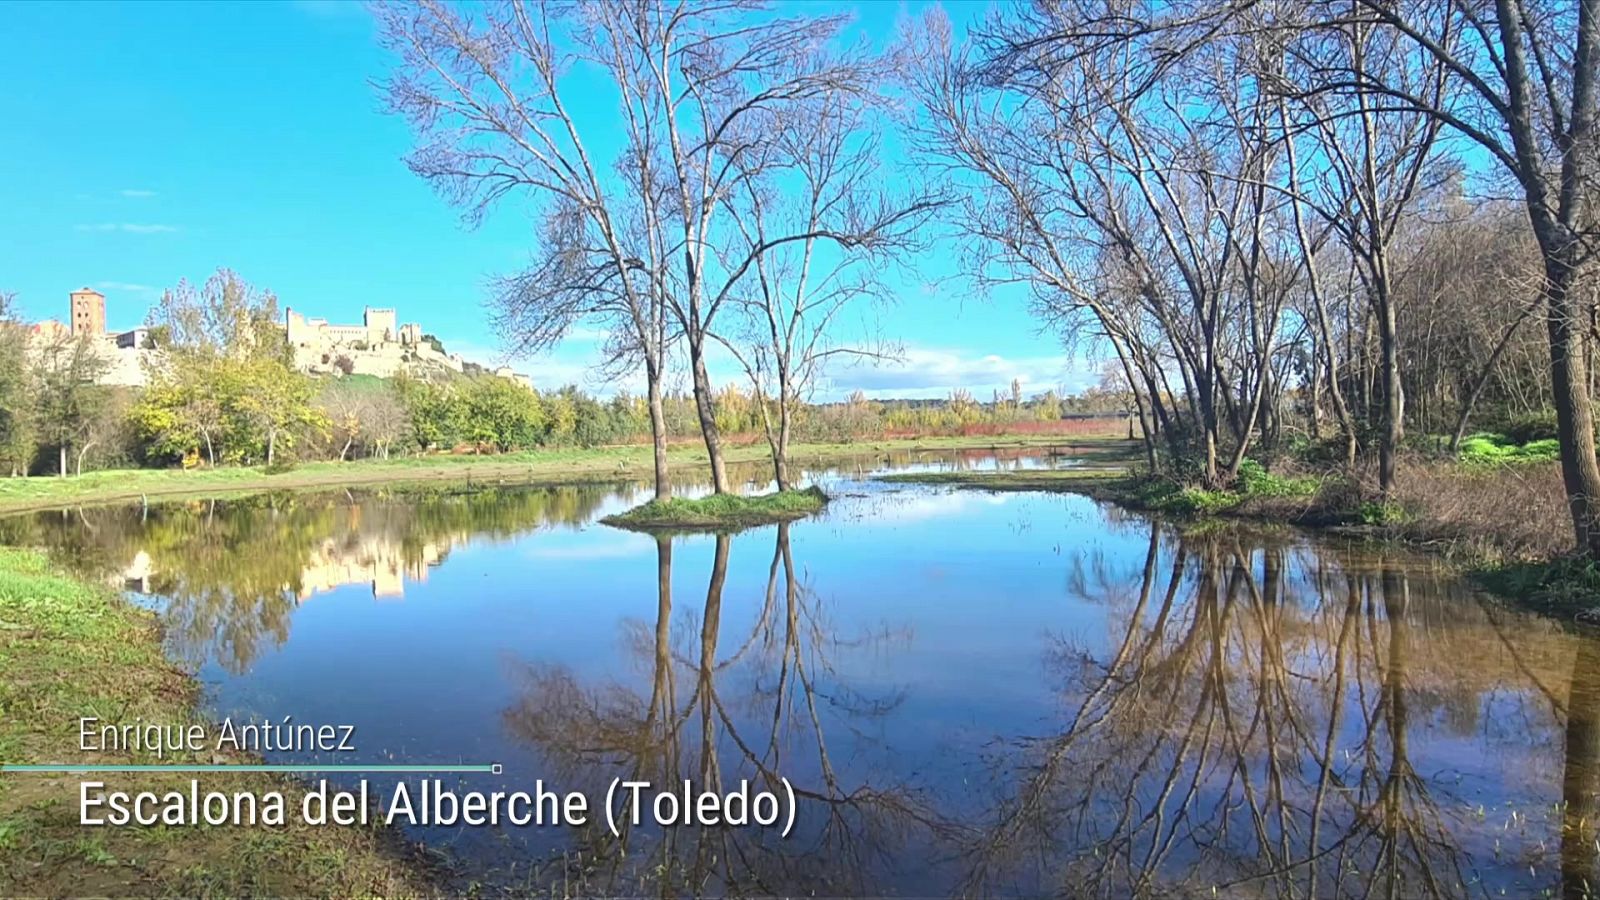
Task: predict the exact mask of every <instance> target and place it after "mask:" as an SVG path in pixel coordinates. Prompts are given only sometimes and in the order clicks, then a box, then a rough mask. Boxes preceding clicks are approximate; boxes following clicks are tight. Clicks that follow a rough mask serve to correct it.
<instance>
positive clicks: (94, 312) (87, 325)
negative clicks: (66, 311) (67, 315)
mask: <svg viewBox="0 0 1600 900" xmlns="http://www.w3.org/2000/svg"><path fill="white" fill-rule="evenodd" d="M71 297H72V335H73V337H79V336H81V335H85V334H92V335H102V334H105V333H106V295H105V294H102V293H100V292H99V291H96V290H92V289H90V288H80V289H78V290H76V291H73V292H72V294H71Z"/></svg>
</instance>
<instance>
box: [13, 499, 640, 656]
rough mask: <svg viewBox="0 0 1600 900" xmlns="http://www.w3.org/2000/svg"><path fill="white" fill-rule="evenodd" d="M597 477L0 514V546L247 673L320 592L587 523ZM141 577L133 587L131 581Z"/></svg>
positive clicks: (177, 645) (175, 641)
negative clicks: (143, 611)
mask: <svg viewBox="0 0 1600 900" xmlns="http://www.w3.org/2000/svg"><path fill="white" fill-rule="evenodd" d="M613 490H614V489H612V488H607V487H604V486H592V485H591V486H569V487H557V488H535V489H494V488H474V489H471V490H460V489H450V488H443V489H433V490H413V491H408V492H405V493H390V492H387V491H381V490H380V491H363V492H360V493H355V492H351V491H337V492H330V493H325V494H292V493H290V494H262V495H258V496H253V497H244V498H239V499H234V500H203V501H192V502H180V503H167V504H161V505H157V506H151V507H148V508H144V507H140V506H113V507H100V508H90V509H79V510H62V511H59V512H50V513H39V514H36V515H30V516H14V517H9V518H3V519H0V543H4V544H23V545H42V546H45V547H48V548H50V550H51V553H52V556H53V557H54V558H55V559H57V560H59V561H61V562H62V563H64V564H65V565H67V566H68V567H69V568H71V569H73V570H74V571H77V572H78V573H80V574H83V575H85V576H87V577H90V578H94V579H96V580H100V581H106V582H112V583H115V584H117V585H118V586H124V584H125V583H126V586H128V587H130V588H134V589H135V590H137V591H138V592H139V593H143V594H150V595H156V596H159V597H160V598H161V599H162V623H163V626H164V629H165V632H166V634H167V639H168V643H169V645H170V647H171V649H172V652H173V653H174V654H175V655H177V656H178V657H179V658H181V659H183V660H185V661H186V662H188V663H190V664H191V665H199V664H201V663H204V662H206V661H214V662H216V663H217V664H218V665H220V666H221V667H222V668H223V669H225V670H227V671H228V672H231V673H235V674H238V673H242V672H246V671H248V670H249V668H250V667H251V665H252V664H253V663H254V662H255V661H256V659H257V658H259V657H260V655H261V654H262V653H263V652H264V651H268V650H271V649H273V648H275V647H278V646H281V645H282V644H283V643H284V641H286V640H288V637H289V626H290V620H291V618H292V616H293V613H294V610H295V609H296V608H297V607H298V606H299V605H300V604H301V603H302V602H304V601H305V600H307V599H309V597H310V596H311V595H312V594H314V593H317V592H319V591H321V590H327V589H330V588H332V587H336V586H338V585H339V584H342V583H352V582H351V581H350V580H351V579H359V580H362V581H371V582H372V586H373V590H374V591H375V592H376V591H379V589H380V587H381V586H382V585H383V582H380V581H378V580H376V579H380V578H389V579H392V581H393V582H394V584H395V586H396V587H399V585H400V584H401V583H402V582H403V580H404V579H405V578H414V577H417V576H418V575H420V574H422V573H424V572H425V571H426V569H427V568H428V567H430V566H433V565H437V564H439V563H440V562H442V561H443V560H444V558H445V557H447V556H448V555H449V552H450V550H451V548H452V547H454V546H457V545H460V544H463V543H466V542H467V541H469V540H500V539H505V538H510V537H512V536H515V535H518V534H522V533H525V532H528V531H532V530H534V529H536V528H539V527H542V526H547V525H552V524H566V525H580V524H583V523H585V522H588V521H589V520H590V519H592V518H593V517H594V515H595V511H596V510H597V509H599V507H600V504H601V503H602V502H604V500H605V499H606V498H607V497H608V496H609V495H610V494H611V493H613ZM134 582H139V583H134Z"/></svg>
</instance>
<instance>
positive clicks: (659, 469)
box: [645, 364, 672, 500]
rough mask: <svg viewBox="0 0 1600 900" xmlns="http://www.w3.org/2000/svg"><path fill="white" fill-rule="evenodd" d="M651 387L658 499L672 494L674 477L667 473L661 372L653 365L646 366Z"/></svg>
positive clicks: (646, 376) (652, 430) (646, 374)
mask: <svg viewBox="0 0 1600 900" xmlns="http://www.w3.org/2000/svg"><path fill="white" fill-rule="evenodd" d="M645 378H646V380H647V381H648V384H649V387H648V390H647V394H648V396H649V405H650V444H651V451H652V453H653V454H654V461H655V469H656V499H657V500H665V499H667V498H668V497H671V496H672V479H671V477H670V476H669V475H668V474H667V416H666V411H665V410H663V409H662V408H661V373H660V372H659V371H658V370H657V369H656V368H655V366H653V365H648V364H647V365H646V366H645Z"/></svg>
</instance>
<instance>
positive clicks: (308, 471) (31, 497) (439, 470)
mask: <svg viewBox="0 0 1600 900" xmlns="http://www.w3.org/2000/svg"><path fill="white" fill-rule="evenodd" d="M1125 444H1126V432H1118V431H1116V430H1114V429H1113V430H1111V431H1109V432H1108V431H1107V430H1106V429H1104V428H1101V429H1100V430H1099V431H1098V432H1087V431H1086V432H1082V433H1072V434H1062V435H1058V434H1018V435H999V436H991V435H956V436H935V437H916V438H898V439H892V438H891V439H884V440H874V441H861V442H849V443H828V444H824V443H818V444H798V445H795V446H794V447H793V448H792V449H791V453H790V456H791V458H792V459H793V460H794V461H795V462H799V463H806V462H817V461H821V460H827V459H842V458H847V457H851V456H859V455H864V454H872V453H882V452H891V451H907V450H999V451H1002V452H1004V451H1008V450H1009V451H1015V450H1020V449H1026V448H1031V447H1037V448H1044V447H1072V448H1077V449H1081V450H1082V451H1083V452H1084V453H1085V454H1086V455H1095V454H1099V453H1105V452H1107V451H1108V450H1112V449H1114V448H1117V447H1120V446H1123V445H1125ZM725 453H726V457H727V460H728V462H732V463H739V462H744V463H751V462H755V463H759V462H765V461H766V460H767V459H768V458H769V457H768V449H767V445H766V444H765V443H764V442H760V441H747V442H742V443H736V444H734V445H732V446H729V447H728V448H727V449H726V451H725ZM668 459H669V461H670V465H671V466H672V468H673V469H674V470H693V469H696V468H698V467H701V466H704V465H705V464H706V453H705V448H704V447H703V446H701V445H700V444H699V443H698V442H695V443H684V444H675V445H674V446H673V447H672V448H671V449H670V450H669V452H668ZM651 471H652V464H651V458H650V448H649V447H648V446H645V445H630V446H623V447H596V448H592V449H559V450H535V451H527V452H522V453H508V454H501V455H485V456H476V455H471V454H459V455H452V454H437V455H428V456H413V457H404V458H396V459H389V460H358V461H353V462H344V463H340V462H315V463H306V464H304V465H301V466H299V467H297V468H295V469H292V470H290V471H287V472H275V473H270V474H269V473H267V472H266V471H264V470H263V469H260V468H244V467H238V468H216V469H196V470H191V471H181V470H178V469H109V470H105V471H99V472H86V473H84V474H83V475H80V476H71V477H67V478H56V477H52V476H34V477H31V478H7V479H0V513H5V512H22V511H26V510H30V509H48V508H52V507H56V506H62V505H66V504H78V503H103V502H111V501H117V500H136V499H139V498H140V497H147V498H148V497H173V496H185V495H187V496H203V495H216V494H228V493H246V492H253V491H263V490H294V489H309V488H321V487H337V486H349V485H359V484H383V483H401V482H423V481H458V480H459V481H496V482H499V481H505V482H518V483H541V482H544V483H552V484H555V483H563V482H584V481H588V482H595V481H610V482H619V481H635V480H640V479H645V478H649V477H650V475H651Z"/></svg>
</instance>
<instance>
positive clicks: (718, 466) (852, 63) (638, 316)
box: [376, 0, 900, 496]
mask: <svg viewBox="0 0 1600 900" xmlns="http://www.w3.org/2000/svg"><path fill="white" fill-rule="evenodd" d="M376 13H377V17H378V21H379V26H380V31H381V33H382V35H383V41H384V44H385V46H387V47H388V48H390V49H391V50H393V51H395V52H396V53H397V54H398V55H399V56H400V59H401V65H400V67H399V69H398V70H397V72H396V73H395V75H394V76H392V77H391V78H390V79H389V80H388V81H386V82H385V83H384V84H383V89H384V92H385V95H386V97H387V99H388V101H389V104H390V107H391V109H393V110H394V111H396V112H398V113H400V114H402V115H404V116H405V117H406V118H407V119H408V120H409V121H410V122H411V123H412V125H413V127H414V128H415V130H416V131H417V132H418V135H419V137H420V138H421V139H422V140H423V144H422V145H421V146H420V147H419V149H418V150H417V151H415V152H414V153H413V154H412V155H411V156H410V157H409V162H410V165H411V167H412V169H413V171H415V172H417V173H418V174H419V175H421V176H423V177H425V178H427V179H429V180H430V181H433V182H434V183H435V184H436V185H437V186H438V187H439V188H440V190H441V191H442V192H443V193H444V194H445V196H447V197H448V198H450V199H451V200H452V201H454V202H456V203H458V204H460V205H462V206H464V207H465V208H466V209H467V210H468V214H469V218H471V219H473V220H476V219H477V218H478V217H480V216H481V215H482V214H483V213H484V212H485V211H486V210H487V209H488V208H489V207H490V206H492V205H493V204H494V203H495V202H496V201H497V200H499V199H501V198H503V197H505V196H507V195H509V194H512V193H522V194H527V195H529V196H531V197H533V198H535V199H536V200H537V201H539V202H541V203H543V204H544V205H545V206H546V208H547V210H549V212H548V217H549V222H548V225H547V227H546V234H545V240H544V241H543V243H542V246H541V248H540V252H539V254H538V257H537V262H536V263H535V265H534V266H533V268H532V270H531V271H530V272H529V273H528V274H527V275H526V276H523V277H520V278H516V279H512V280H510V281H508V282H505V283H503V284H502V285H501V290H500V291H499V292H498V293H499V297H498V299H497V301H496V306H497V309H499V310H500V312H501V323H502V325H503V326H507V327H508V330H510V331H511V332H512V333H511V334H510V335H509V337H510V339H511V343H512V345H513V346H514V347H515V348H517V349H519V350H537V349H541V348H543V347H546V346H548V345H549V344H550V343H552V342H554V341H555V340H558V339H559V338H560V336H561V335H562V334H563V333H564V332H565V329H566V327H567V326H568V325H570V324H571V323H573V322H575V321H577V320H578V319H581V318H584V317H589V316H599V317H601V318H604V319H607V320H609V321H610V322H611V323H612V324H613V325H614V326H616V327H614V328H613V331H612V334H613V337H614V340H613V343H612V349H613V351H614V352H613V354H612V359H613V361H616V360H623V359H629V358H634V359H641V360H642V361H643V363H644V366H645V369H646V379H647V382H648V385H649V388H648V389H649V390H650V392H651V395H652V397H653V398H655V397H658V396H659V390H660V388H659V380H660V378H661V376H662V370H663V367H664V364H665V361H666V358H667V342H668V329H667V327H666V324H665V323H666V322H667V321H668V319H669V318H670V321H671V322H672V323H673V325H674V330H675V331H676V332H677V333H678V334H680V335H681V337H682V339H683V342H684V345H685V347H686V349H687V355H688V359H689V367H690V375H691V380H692V383H693V387H694V396H695V401H696V412H697V415H698V418H699V424H700V429H701V433H702V435H703V437H704V439H705V444H706V452H707V454H708V456H709V458H710V463H711V469H712V482H713V486H714V488H715V490H717V491H718V492H724V491H727V490H728V480H727V474H726V470H725V466H724V464H723V455H722V447H721V442H720V438H719V435H718V429H717V423H716V415H715V408H714V398H713V392H712V386H711V381H710V377H709V375H708V374H707V370H706V353H707V350H708V349H709V348H710V347H711V346H712V345H713V343H715V342H716V337H715V335H716V331H715V326H716V321H717V316H718V313H719V312H720V311H721V310H722V309H723V308H724V307H725V306H728V305H730V304H731V303H732V302H734V298H735V296H736V295H737V294H739V292H740V291H742V290H744V289H745V284H746V282H747V279H748V277H749V276H750V275H751V273H752V272H754V271H755V269H756V265H757V263H758V261H760V260H761V259H762V258H763V257H764V256H765V255H766V254H767V253H769V252H771V251H773V250H774V249H777V248H779V247H783V246H785V245H788V244H797V243H801V242H804V241H808V240H822V241H827V242H830V243H832V244H833V245H836V246H838V247H840V248H846V249H850V248H855V247H858V246H861V245H863V244H868V243H870V242H871V241H872V240H873V235H874V234H875V233H876V232H877V231H880V230H883V229H888V228H893V227H895V225H896V224H897V222H898V221H899V220H900V215H898V214H895V213H894V212H893V211H889V215H888V219H887V221H885V220H883V219H876V218H873V217H871V216H867V217H864V218H862V219H860V220H856V221H852V220H849V219H842V220H840V221H838V222H833V223H830V225H829V227H826V228H820V229H817V230H814V231H805V232H794V233H790V232H784V233H777V234H770V235H768V236H767V237H766V238H765V239H764V240H762V241H759V242H757V243H755V244H749V243H747V242H746V241H745V240H744V233H743V232H742V231H741V230H740V229H739V228H737V227H736V226H735V225H733V224H732V222H731V221H730V218H731V217H730V216H729V214H728V212H729V209H730V207H731V206H732V205H734V204H737V203H740V202H742V201H743V198H745V197H748V196H750V195H751V194H752V193H753V192H757V191H761V190H770V189H772V187H771V184H770V182H771V181H772V180H773V179H776V178H781V177H783V175H784V173H783V171H782V170H781V169H774V168H773V167H772V163H774V162H775V161H777V160H780V159H781V158H782V157H781V155H780V154H779V153H777V152H775V148H777V147H778V146H779V144H780V143H781V141H783V140H784V139H785V136H786V135H789V134H792V133H794V132H795V131H796V130H797V129H801V128H803V127H805V116H804V113H805V111H806V110H808V109H810V108H811V107H812V106H813V105H814V102H815V101H817V100H818V99H819V98H825V97H830V96H839V95H859V94H866V93H869V92H870V91H871V90H873V89H874V88H875V86H876V85H875V81H876V80H881V79H880V78H879V76H880V75H881V72H882V70H881V66H879V65H878V64H877V63H875V62H874V61H873V60H871V59H870V58H869V57H867V56H866V55H865V54H864V53H861V52H858V51H847V52H840V53H835V52H831V51H829V50H827V49H826V48H827V47H828V45H829V44H830V43H832V42H833V41H834V40H835V39H836V38H837V37H838V35H839V33H840V31H841V29H842V28H843V26H844V24H845V22H846V19H845V18H844V17H842V16H807V17H803V18H774V17H772V16H770V15H769V14H768V4H766V3H762V2H757V0H725V2H701V3H679V4H667V3H663V2H630V3H604V2H577V3H554V2H546V3H529V2H509V3H500V4H493V5H485V6H482V7H474V8H472V9H471V10H470V11H464V10H461V9H458V8H455V7H451V6H446V5H444V4H442V3H434V2H426V3H421V4H417V5H405V6H399V5H381V6H378V7H376ZM573 64H578V65H587V66H592V67H595V68H597V69H598V70H599V71H602V72H604V73H605V75H606V77H607V78H608V79H609V80H610V81H611V82H612V83H613V84H614V85H615V87H616V88H617V89H618V92H619V94H620V97H621V109H620V113H621V123H622V125H623V128H624V131H625V133H626V135H627V141H626V144H625V147H624V149H623V151H622V152H620V153H619V154H618V157H617V159H615V160H614V163H615V173H613V174H607V173H606V172H605V169H604V166H603V163H602V161H600V160H597V159H596V158H594V157H593V156H592V155H591V154H590V151H589V150H588V149H587V148H588V147H589V146H590V145H589V144H586V142H585V140H584V138H583V136H582V134H581V129H580V127H579V125H578V117H576V116H575V115H574V114H573V112H572V109H573V108H574V107H573V104H572V102H571V100H572V98H571V97H569V96H567V93H566V91H567V86H566V82H565V81H564V77H565V75H566V73H567V70H568V68H569V67H570V66H572V65H573ZM841 229H842V230H841ZM659 407H660V404H659V402H658V401H656V400H652V403H651V416H652V427H653V429H654V431H655V435H656V441H657V465H656V469H657V494H658V496H665V495H666V494H667V492H668V488H667V483H666V475H665V457H664V449H665V429H664V423H663V422H662V417H661V415H660V410H659Z"/></svg>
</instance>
